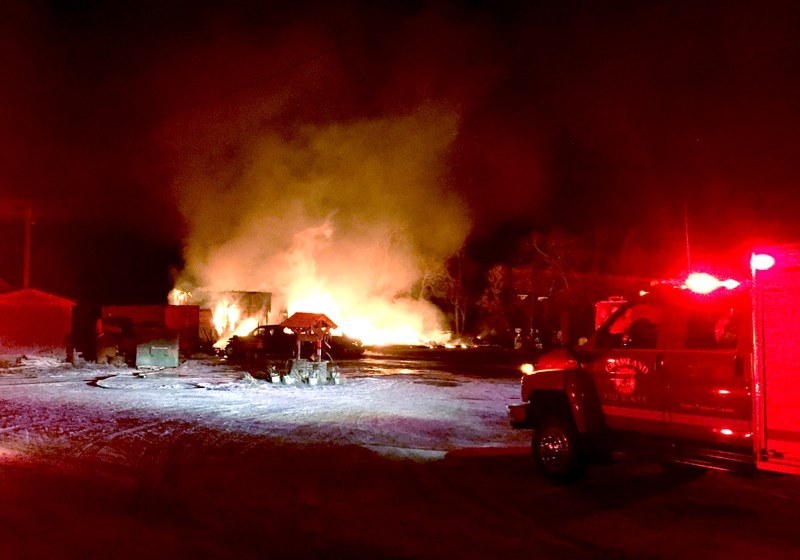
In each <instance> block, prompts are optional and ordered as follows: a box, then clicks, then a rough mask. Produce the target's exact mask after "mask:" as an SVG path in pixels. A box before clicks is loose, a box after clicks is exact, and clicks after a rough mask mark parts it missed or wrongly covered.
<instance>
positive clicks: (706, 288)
mask: <svg viewBox="0 0 800 560" xmlns="http://www.w3.org/2000/svg"><path fill="white" fill-rule="evenodd" d="M683 287H684V288H686V289H688V290H691V291H692V292H694V293H696V294H710V293H711V292H713V291H714V290H718V289H719V288H726V289H728V290H733V289H735V288H738V287H739V282H737V281H736V280H732V279H728V280H719V279H717V278H714V277H713V276H711V275H710V274H706V273H705V272H695V273H692V274H690V275H689V277H688V278H686V282H684V284H683Z"/></svg>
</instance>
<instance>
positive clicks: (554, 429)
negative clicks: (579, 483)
mask: <svg viewBox="0 0 800 560" xmlns="http://www.w3.org/2000/svg"><path fill="white" fill-rule="evenodd" d="M531 451H532V453H533V461H534V464H535V466H536V470H537V471H539V473H540V474H542V475H544V476H545V477H546V478H548V479H550V480H552V481H553V482H558V483H563V484H566V483H570V482H575V481H576V480H578V479H579V478H580V477H581V476H583V474H584V472H585V471H586V467H587V466H588V458H587V454H586V452H585V449H584V446H583V443H582V441H581V439H580V437H579V434H578V430H577V429H576V428H575V423H574V422H573V421H572V419H571V418H568V417H565V416H564V415H555V416H545V417H544V418H542V419H541V420H540V421H539V422H538V423H537V424H536V426H535V428H534V430H533V437H532V439H531Z"/></svg>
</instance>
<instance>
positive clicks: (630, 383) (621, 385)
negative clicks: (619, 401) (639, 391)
mask: <svg viewBox="0 0 800 560" xmlns="http://www.w3.org/2000/svg"><path fill="white" fill-rule="evenodd" d="M606 371H607V372H608V374H609V378H610V379H611V381H612V383H613V384H614V390H615V391H616V392H617V393H619V394H620V395H632V394H633V393H635V392H636V377H637V376H638V375H639V374H646V373H648V372H649V371H650V370H649V368H648V367H647V365H646V364H644V363H642V362H640V361H639V360H634V359H632V358H619V359H616V360H609V361H608V363H607V364H606Z"/></svg>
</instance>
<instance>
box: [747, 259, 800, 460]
mask: <svg viewBox="0 0 800 560" xmlns="http://www.w3.org/2000/svg"><path fill="white" fill-rule="evenodd" d="M768 251H769V252H770V254H772V255H773V256H774V257H775V265H774V266H773V267H772V268H770V269H769V270H765V271H763V272H756V274H755V280H754V284H755V290H754V300H755V314H754V332H755V368H754V375H755V378H756V383H757V384H756V388H757V390H756V392H755V398H756V405H755V406H756V408H755V411H754V415H755V421H756V423H757V426H758V430H757V432H756V452H757V458H756V459H757V465H758V466H759V468H762V469H766V470H773V471H780V472H790V473H795V474H800V413H798V406H799V405H800V336H798V335H800V250H799V249H798V247H782V248H779V249H778V250H776V249H774V248H773V249H770V250H768Z"/></svg>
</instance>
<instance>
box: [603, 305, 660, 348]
mask: <svg viewBox="0 0 800 560" xmlns="http://www.w3.org/2000/svg"><path fill="white" fill-rule="evenodd" d="M660 323H661V307H660V306H657V305H653V304H650V303H635V304H630V305H629V306H625V307H623V308H620V309H619V310H618V311H617V312H616V313H615V314H613V315H612V316H611V318H610V319H609V321H608V322H606V323H605V324H604V325H603V326H602V327H600V329H599V330H598V331H597V335H596V337H595V347H597V348H656V346H657V344H658V328H659V325H660Z"/></svg>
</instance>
